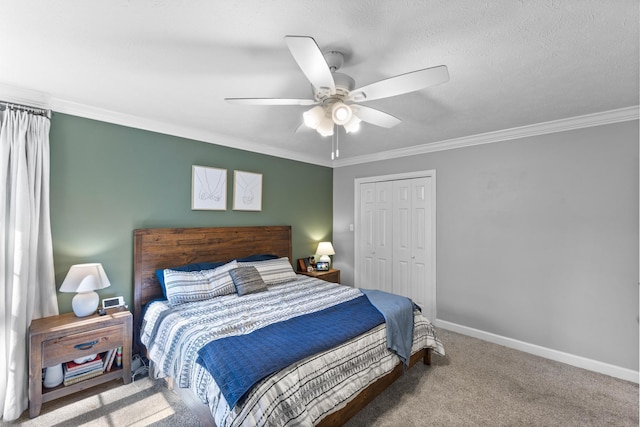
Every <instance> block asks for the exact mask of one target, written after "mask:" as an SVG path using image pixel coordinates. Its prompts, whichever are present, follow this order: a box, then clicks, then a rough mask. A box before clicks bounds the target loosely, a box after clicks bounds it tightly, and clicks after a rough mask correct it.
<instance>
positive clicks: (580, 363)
mask: <svg viewBox="0 0 640 427" xmlns="http://www.w3.org/2000/svg"><path fill="white" fill-rule="evenodd" d="M433 324H434V325H435V326H436V327H438V328H442V329H446V330H449V331H453V332H457V333H459V334H463V335H468V336H470V337H474V338H478V339H481V340H484V341H488V342H491V343H494V344H499V345H502V346H505V347H509V348H513V349H515V350H520V351H524V352H526V353H531V354H535V355H536V356H540V357H544V358H546V359H551V360H555V361H557V362H562V363H566V364H567V365H571V366H576V367H578V368H583V369H587V370H589V371H593V372H598V373H600V374H605V375H609V376H611V377H615V378H620V379H623V380H626V381H631V382H633V383H636V384H638V383H639V382H640V381H639V379H640V372H638V371H634V370H631V369H627V368H622V367H620V366H615V365H610V364H608V363H603V362H598V361H597V360H593V359H587V358H586V357H582V356H576V355H574V354H569V353H565V352H562V351H558V350H553V349H550V348H546V347H541V346H539V345H536V344H530V343H527V342H524V341H519V340H515V339H513V338H508V337H503V336H501V335H496V334H493V333H491V332H485V331H481V330H479V329H474V328H470V327H468V326H463V325H458V324H456V323H452V322H447V321H445V320H440V319H436V320H435V322H433ZM445 351H446V347H445Z"/></svg>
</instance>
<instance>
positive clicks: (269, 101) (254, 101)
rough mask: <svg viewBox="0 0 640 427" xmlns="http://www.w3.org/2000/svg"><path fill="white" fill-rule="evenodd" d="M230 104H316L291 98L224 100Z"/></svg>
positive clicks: (311, 101) (310, 100)
mask: <svg viewBox="0 0 640 427" xmlns="http://www.w3.org/2000/svg"><path fill="white" fill-rule="evenodd" d="M224 100H225V101H227V102H229V103H231V104H243V105H315V104H317V103H318V102H317V101H314V100H313V99H292V98H225V99H224Z"/></svg>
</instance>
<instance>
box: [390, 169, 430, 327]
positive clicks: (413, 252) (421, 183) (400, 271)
mask: <svg viewBox="0 0 640 427" xmlns="http://www.w3.org/2000/svg"><path fill="white" fill-rule="evenodd" d="M430 179H431V178H429V177H424V178H413V179H404V180H398V181H393V190H392V191H393V275H392V277H393V279H392V281H393V292H394V293H396V294H398V295H403V296H406V297H409V298H411V299H412V300H413V301H414V302H415V303H416V304H418V305H419V306H420V307H422V309H423V312H424V314H425V315H426V316H427V317H428V318H430V319H432V318H433V316H432V313H431V312H430V311H432V307H431V301H430V300H431V292H432V286H433V284H432V283H430V282H431V277H432V275H431V271H432V268H433V266H432V254H431V247H432V246H431V241H430V239H431V238H432V236H431V212H432V210H431V191H432V189H431V183H430Z"/></svg>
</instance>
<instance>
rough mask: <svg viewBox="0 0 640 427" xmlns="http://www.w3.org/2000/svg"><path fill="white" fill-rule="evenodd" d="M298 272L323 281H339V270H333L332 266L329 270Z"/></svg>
mask: <svg viewBox="0 0 640 427" xmlns="http://www.w3.org/2000/svg"><path fill="white" fill-rule="evenodd" d="M298 274H304V275H305V276H311V277H316V278H318V279H322V280H324V281H325V282H333V283H340V270H334V269H333V268H332V269H331V270H329V271H309V272H307V271H298Z"/></svg>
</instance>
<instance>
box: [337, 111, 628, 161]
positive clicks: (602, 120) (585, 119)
mask: <svg viewBox="0 0 640 427" xmlns="http://www.w3.org/2000/svg"><path fill="white" fill-rule="evenodd" d="M639 114H640V107H639V106H638V105H635V106H632V107H627V108H620V109H617V110H609V111H603V112H600V113H594V114H586V115H584V116H577V117H570V118H567V119H560V120H553V121H550V122H544V123H537V124H533V125H527V126H520V127H515V128H510V129H503V130H498V131H495V132H487V133H481V134H477V135H471V136H464V137H461V138H454V139H447V140H444V141H438V142H430V143H427V144H422V145H415V146H412V147H407V148H399V149H396V150H389V151H383V152H379V153H374V154H369V155H364V156H357V157H350V158H346V159H338V160H335V161H334V162H333V167H334V168H335V167H341V166H351V165H357V164H361V163H370V162H376V161H381V160H389V159H394V158H399V157H407V156H415V155H419V154H426V153H434V152H437V151H444V150H453V149H456V148H464V147H472V146H474V145H482V144H490V143H493V142H501V141H510V140H514V139H520V138H527V137H530V136H536V135H544V134H549V133H556V132H563V131H568V130H574V129H583V128H588V127H593V126H602V125H608V124H612V123H620V122H627V121H631V120H638V118H639V117H638V116H639Z"/></svg>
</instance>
